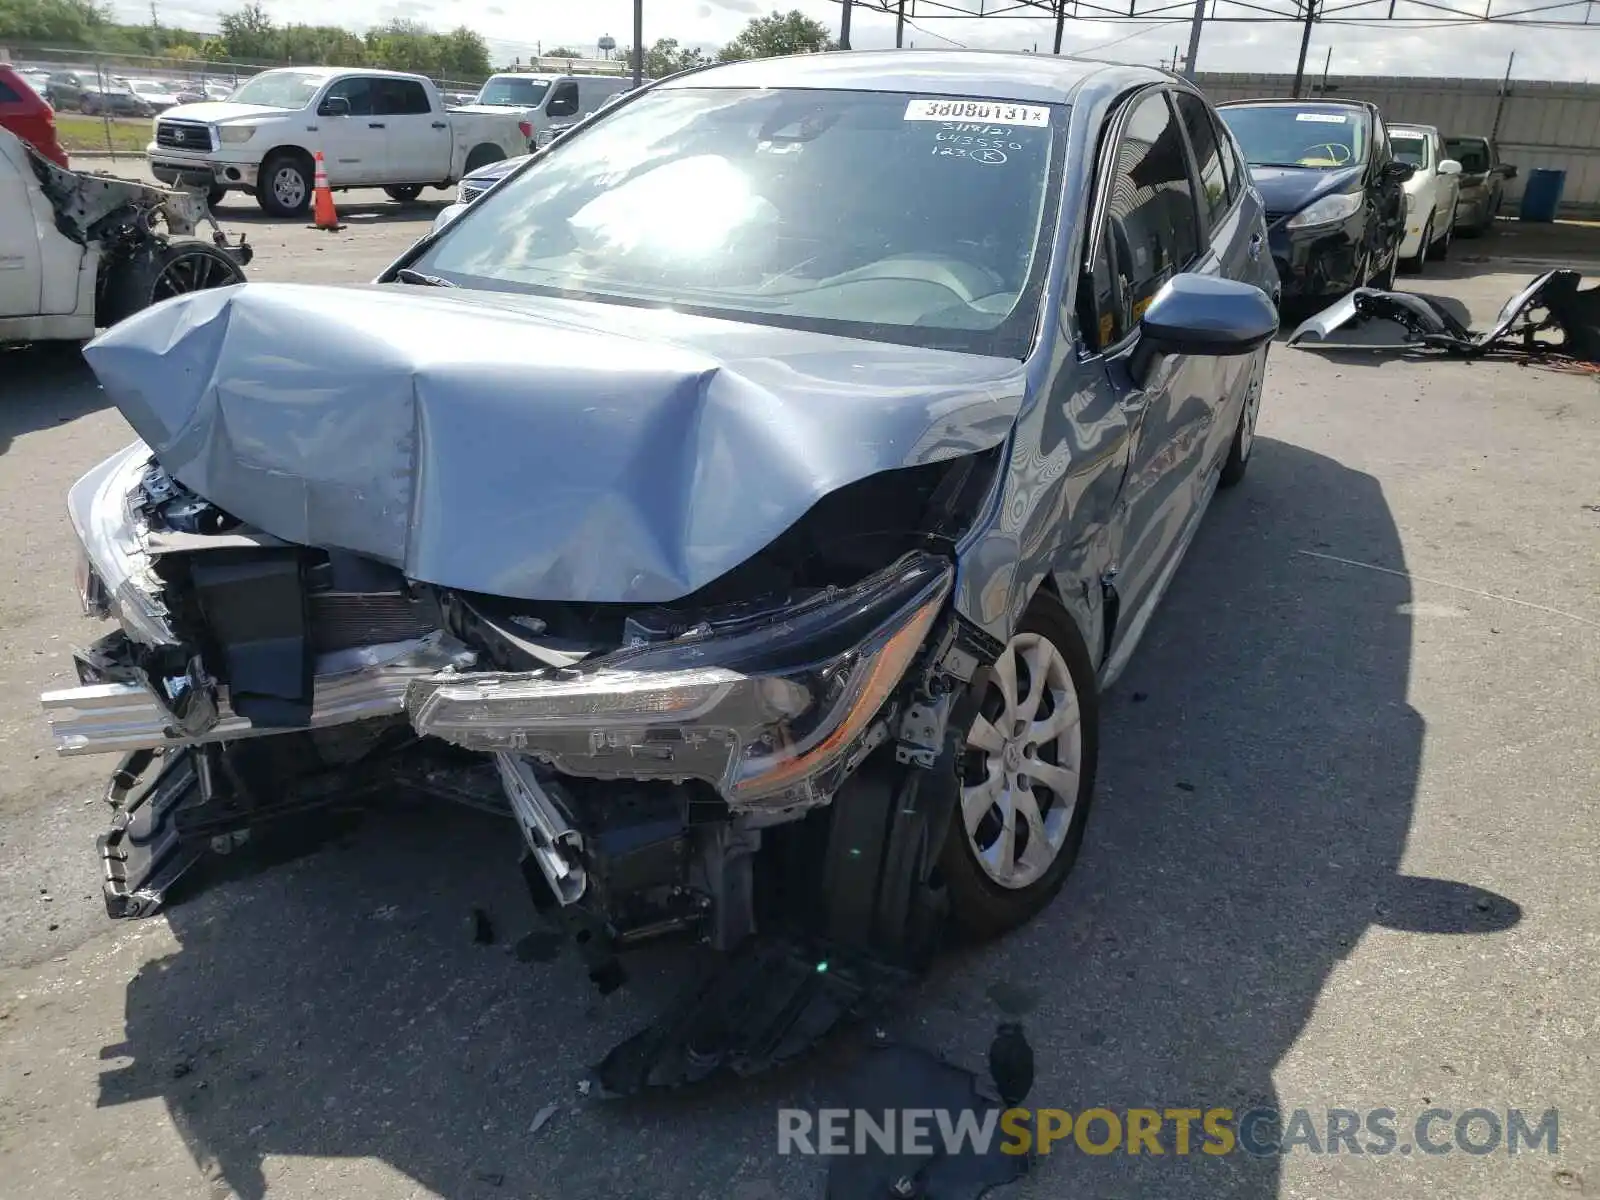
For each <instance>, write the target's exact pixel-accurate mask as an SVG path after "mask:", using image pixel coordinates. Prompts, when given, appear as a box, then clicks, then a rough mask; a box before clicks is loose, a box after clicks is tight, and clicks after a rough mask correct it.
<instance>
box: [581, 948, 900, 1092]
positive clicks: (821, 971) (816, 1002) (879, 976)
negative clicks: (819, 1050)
mask: <svg viewBox="0 0 1600 1200" xmlns="http://www.w3.org/2000/svg"><path fill="white" fill-rule="evenodd" d="M912 979H913V976H912V975H911V974H910V973H909V972H907V971H903V970H899V969H897V968H894V967H889V966H885V965H884V964H883V963H881V962H877V961H874V960H872V959H868V958H865V957H850V956H845V957H839V956H835V955H833V954H831V953H830V952H829V951H828V950H827V949H825V948H822V947H819V946H815V945H811V944H807V943H802V942H798V941H797V942H789V941H784V940H780V939H777V938H770V939H769V938H760V937H756V938H751V939H749V940H748V941H746V942H745V943H744V945H743V946H742V947H741V948H740V949H739V950H738V951H736V952H734V953H733V954H732V955H730V956H729V958H728V959H727V960H726V961H725V962H724V963H723V964H722V966H721V969H719V970H717V971H715V972H713V973H712V974H710V975H709V976H708V977H707V978H705V979H703V980H700V981H699V982H697V983H696V984H695V985H694V986H692V987H691V988H690V989H689V990H688V991H687V992H686V993H685V994H684V995H683V996H682V997H681V998H680V999H679V1001H678V1002H677V1003H676V1004H675V1005H673V1007H672V1008H670V1009H669V1010H668V1011H667V1012H666V1014H665V1015H664V1016H663V1017H662V1018H661V1019H660V1020H659V1021H657V1022H656V1023H655V1024H654V1025H652V1026H650V1027H649V1028H648V1029H645V1030H643V1031H642V1032H640V1033H637V1034H635V1035H634V1036H633V1037H631V1038H629V1039H628V1040H627V1041H625V1042H623V1043H621V1044H620V1045H618V1046H617V1047H615V1048H614V1049H613V1050H612V1051H611V1052H610V1053H609V1054H607V1055H606V1057H605V1059H604V1060H603V1061H602V1062H601V1063H600V1065H599V1066H598V1067H596V1068H595V1077H596V1082H597V1083H598V1084H599V1085H600V1093H601V1095H603V1096H606V1097H619V1096H631V1095H636V1094H638V1093H639V1092H642V1091H645V1090H646V1089H648V1088H663V1087H664V1088H673V1087H682V1086H685V1085H687V1084H694V1083H699V1082H701V1081H703V1080H705V1079H708V1078H710V1077H711V1076H713V1075H715V1074H717V1073H719V1072H720V1071H724V1070H726V1071H731V1072H732V1073H734V1074H736V1075H740V1076H749V1075H755V1074H758V1073H760V1072H762V1071H765V1070H768V1069H770V1068H771V1067H774V1066H777V1065H778V1064H780V1063H783V1062H787V1061H789V1060H790V1059H793V1058H795V1057H797V1056H798V1055H800V1054H803V1053H804V1052H805V1051H806V1050H808V1049H809V1048H811V1047H812V1046H814V1045H816V1044H817V1043H818V1042H820V1041H821V1040H822V1039H823V1038H824V1037H826V1036H827V1035H828V1034H829V1033H830V1032H832V1031H833V1030H834V1029H835V1028H837V1027H838V1026H839V1025H841V1024H842V1023H844V1022H846V1021H849V1020H854V1019H859V1018H860V1017H862V1016H864V1015H865V1014H866V1013H867V1012H869V1011H871V1010H873V1009H875V1008H878V1007H880V1006H881V1005H883V1004H884V1003H885V1002H886V1001H887V1000H888V999H889V998H890V997H891V996H892V995H893V994H895V993H896V992H898V991H899V990H900V989H901V988H903V987H905V986H906V985H907V984H908V983H910V982H911V980H912Z"/></svg>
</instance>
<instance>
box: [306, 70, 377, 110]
mask: <svg viewBox="0 0 1600 1200" xmlns="http://www.w3.org/2000/svg"><path fill="white" fill-rule="evenodd" d="M372 84H373V81H372V80H371V79H369V78H368V77H366V76H365V75H351V76H349V77H348V78H346V79H341V80H339V81H337V82H336V83H334V85H333V86H332V87H330V88H329V89H328V91H327V93H326V94H325V95H324V96H323V97H322V100H323V104H321V105H318V106H317V107H318V109H319V110H322V109H323V108H324V105H326V103H327V102H328V101H329V100H333V99H336V98H339V99H344V100H348V101H349V102H350V115H351V116H352V117H370V116H371V115H372Z"/></svg>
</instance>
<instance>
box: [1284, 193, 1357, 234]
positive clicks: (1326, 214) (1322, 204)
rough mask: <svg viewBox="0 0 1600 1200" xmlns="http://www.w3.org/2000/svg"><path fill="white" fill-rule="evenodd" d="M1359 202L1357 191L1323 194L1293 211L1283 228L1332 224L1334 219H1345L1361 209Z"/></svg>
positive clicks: (1304, 227) (1306, 227) (1303, 227)
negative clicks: (1298, 209)
mask: <svg viewBox="0 0 1600 1200" xmlns="http://www.w3.org/2000/svg"><path fill="white" fill-rule="evenodd" d="M1361 204H1362V200H1361V195H1360V193H1359V192H1337V193H1335V194H1334V195H1332V196H1324V197H1322V199H1320V200H1313V201H1312V202H1311V203H1310V204H1308V205H1306V206H1305V207H1304V208H1302V209H1301V210H1300V211H1299V212H1297V213H1295V215H1294V216H1292V217H1290V218H1289V220H1288V221H1287V222H1285V223H1284V228H1285V229H1309V228H1310V227H1312V226H1313V225H1332V224H1333V223H1334V222H1335V221H1345V220H1348V219H1349V218H1351V217H1353V216H1355V215H1356V213H1358V212H1360V211H1361Z"/></svg>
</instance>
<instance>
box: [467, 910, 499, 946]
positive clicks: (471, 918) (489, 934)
mask: <svg viewBox="0 0 1600 1200" xmlns="http://www.w3.org/2000/svg"><path fill="white" fill-rule="evenodd" d="M467 932H468V934H469V935H470V936H471V937H472V944H473V945H475V946H492V945H494V922H492V921H491V920H490V919H489V914H488V913H486V912H485V911H484V910H483V909H481V908H474V909H473V910H472V911H471V912H470V913H468V914H467Z"/></svg>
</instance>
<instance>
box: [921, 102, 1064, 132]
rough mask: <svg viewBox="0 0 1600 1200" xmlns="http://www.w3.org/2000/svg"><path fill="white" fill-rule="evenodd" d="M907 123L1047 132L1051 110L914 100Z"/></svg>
mask: <svg viewBox="0 0 1600 1200" xmlns="http://www.w3.org/2000/svg"><path fill="white" fill-rule="evenodd" d="M905 119H906V120H907V121H995V122H1000V123H1001V124H1005V125H1022V126H1025V127H1030V128H1034V129H1044V128H1046V127H1047V126H1049V124H1050V110H1049V109H1048V108H1046V107H1044V106H1043V105H1040V104H1013V103H1010V102H1007V101H1004V100H912V101H911V102H910V103H908V104H907V105H906V115H905Z"/></svg>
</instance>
